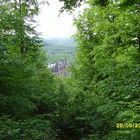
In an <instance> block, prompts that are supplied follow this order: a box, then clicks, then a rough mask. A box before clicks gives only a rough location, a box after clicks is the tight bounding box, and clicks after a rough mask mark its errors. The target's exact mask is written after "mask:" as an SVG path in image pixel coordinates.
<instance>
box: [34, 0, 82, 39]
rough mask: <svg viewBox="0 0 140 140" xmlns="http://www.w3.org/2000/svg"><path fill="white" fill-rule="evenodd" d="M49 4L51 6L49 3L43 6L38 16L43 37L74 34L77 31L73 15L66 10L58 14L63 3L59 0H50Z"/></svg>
mask: <svg viewBox="0 0 140 140" xmlns="http://www.w3.org/2000/svg"><path fill="white" fill-rule="evenodd" d="M49 4H50V5H49V6H48V5H47V4H45V5H42V6H41V11H40V14H39V16H38V17H37V18H36V20H37V21H38V24H39V26H38V27H37V31H38V32H41V33H42V37H43V38H50V37H70V36H71V35H73V34H74V33H75V32H76V28H75V27H74V26H73V15H70V14H68V13H66V12H64V13H62V14H61V15H60V16H58V15H59V10H60V8H61V7H62V5H63V3H62V2H59V0H49ZM81 9H83V8H81Z"/></svg>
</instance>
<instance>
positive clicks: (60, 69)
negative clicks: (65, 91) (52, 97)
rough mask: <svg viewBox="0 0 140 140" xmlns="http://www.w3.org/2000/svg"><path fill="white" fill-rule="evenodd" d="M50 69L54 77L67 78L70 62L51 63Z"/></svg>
mask: <svg viewBox="0 0 140 140" xmlns="http://www.w3.org/2000/svg"><path fill="white" fill-rule="evenodd" d="M48 68H49V69H50V70H51V71H52V73H53V74H54V75H58V76H67V74H68V73H67V71H66V70H67V68H68V61H59V62H56V63H49V64H48Z"/></svg>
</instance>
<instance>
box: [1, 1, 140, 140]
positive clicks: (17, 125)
mask: <svg viewBox="0 0 140 140" xmlns="http://www.w3.org/2000/svg"><path fill="white" fill-rule="evenodd" d="M59 1H60V2H63V3H64V5H63V7H62V8H61V9H60V12H63V11H67V12H72V11H73V10H74V9H75V8H76V7H79V6H80V5H82V2H86V3H87V4H88V5H89V6H88V8H86V9H85V10H84V12H83V14H81V15H79V16H78V17H77V19H75V20H74V24H75V26H76V27H77V33H76V34H75V36H74V37H75V40H76V41H77V43H78V44H77V46H76V50H77V51H76V58H75V65H74V66H73V67H72V68H71V73H72V74H71V76H70V77H58V76H55V75H53V74H52V73H51V72H50V70H49V69H48V60H47V56H46V52H45V50H44V46H43V45H44V43H43V40H42V39H41V38H39V33H38V32H36V31H35V27H36V21H35V20H34V16H36V15H38V13H39V10H40V9H39V8H40V4H41V1H40V0H0V140H139V139H140V1H139V0H59ZM46 8H47V7H46Z"/></svg>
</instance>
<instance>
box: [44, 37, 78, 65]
mask: <svg viewBox="0 0 140 140" xmlns="http://www.w3.org/2000/svg"><path fill="white" fill-rule="evenodd" d="M44 43H45V46H46V52H47V55H48V61H49V62H50V63H54V62H58V61H66V60H67V61H69V62H71V61H72V60H73V58H74V55H75V47H76V45H77V43H76V42H75V41H74V40H73V39H70V38H52V39H46V40H45V41H44Z"/></svg>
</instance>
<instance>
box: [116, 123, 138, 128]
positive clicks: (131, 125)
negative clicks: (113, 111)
mask: <svg viewBox="0 0 140 140" xmlns="http://www.w3.org/2000/svg"><path fill="white" fill-rule="evenodd" d="M116 128H140V123H116Z"/></svg>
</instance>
